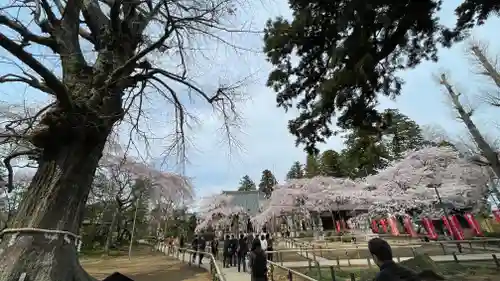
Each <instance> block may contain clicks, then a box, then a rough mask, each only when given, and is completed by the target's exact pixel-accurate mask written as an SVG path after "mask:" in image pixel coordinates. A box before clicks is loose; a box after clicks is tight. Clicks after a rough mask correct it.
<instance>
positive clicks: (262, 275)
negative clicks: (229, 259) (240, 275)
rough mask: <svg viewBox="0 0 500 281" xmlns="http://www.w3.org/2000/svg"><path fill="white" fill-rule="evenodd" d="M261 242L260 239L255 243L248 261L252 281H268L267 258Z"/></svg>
mask: <svg viewBox="0 0 500 281" xmlns="http://www.w3.org/2000/svg"><path fill="white" fill-rule="evenodd" d="M260 242H261V240H259V239H255V240H254V241H253V243H252V249H251V252H250V256H249V260H248V263H249V265H250V276H251V281H267V257H266V253H265V252H264V250H263V249H262V245H261V244H260Z"/></svg>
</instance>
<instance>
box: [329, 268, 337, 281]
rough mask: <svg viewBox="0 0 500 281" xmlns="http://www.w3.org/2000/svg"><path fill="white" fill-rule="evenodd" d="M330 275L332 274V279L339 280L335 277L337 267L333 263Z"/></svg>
mask: <svg viewBox="0 0 500 281" xmlns="http://www.w3.org/2000/svg"><path fill="white" fill-rule="evenodd" d="M330 275H331V276H332V281H337V280H336V277H335V269H334V268H333V265H332V266H330Z"/></svg>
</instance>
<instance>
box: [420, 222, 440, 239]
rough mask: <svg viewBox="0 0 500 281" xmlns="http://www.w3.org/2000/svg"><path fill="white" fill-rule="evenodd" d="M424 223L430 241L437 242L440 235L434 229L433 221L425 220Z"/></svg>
mask: <svg viewBox="0 0 500 281" xmlns="http://www.w3.org/2000/svg"><path fill="white" fill-rule="evenodd" d="M422 223H423V225H424V228H425V230H426V231H427V237H429V239H432V240H436V239H437V238H438V235H437V233H436V229H435V228H434V224H433V223H432V221H431V219H429V218H423V219H422Z"/></svg>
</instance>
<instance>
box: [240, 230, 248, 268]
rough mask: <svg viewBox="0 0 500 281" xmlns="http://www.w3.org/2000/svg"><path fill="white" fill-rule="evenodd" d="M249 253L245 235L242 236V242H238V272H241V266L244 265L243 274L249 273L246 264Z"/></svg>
mask: <svg viewBox="0 0 500 281" xmlns="http://www.w3.org/2000/svg"><path fill="white" fill-rule="evenodd" d="M247 253H248V243H247V238H246V237H245V235H243V234H240V240H238V272H240V269H241V264H242V263H243V272H247V265H246V263H245V257H246V255H247Z"/></svg>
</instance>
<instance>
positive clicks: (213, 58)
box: [0, 0, 500, 197]
mask: <svg viewBox="0 0 500 281" xmlns="http://www.w3.org/2000/svg"><path fill="white" fill-rule="evenodd" d="M444 2H445V4H444V6H443V10H442V12H441V14H442V15H441V19H442V21H443V23H445V24H447V25H452V24H453V22H454V17H453V9H454V7H456V6H457V5H458V3H459V2H460V1H444ZM278 15H283V16H285V17H289V16H290V11H289V9H288V4H287V2H286V1H284V0H277V1H270V0H263V1H257V3H254V2H251V3H250V2H248V3H244V6H243V7H241V8H239V10H238V17H239V18H238V22H237V23H239V24H241V23H245V26H247V27H248V28H249V29H253V30H262V28H263V25H264V23H265V21H266V20H267V19H268V18H270V17H275V16H278ZM499 26H500V20H499V19H498V18H494V19H490V20H489V21H488V23H487V24H486V25H485V26H483V27H480V28H477V29H476V30H475V31H474V38H477V39H481V40H485V41H489V45H490V50H491V51H492V52H497V53H498V52H500V43H499V42H498V40H495V41H494V40H493V39H494V34H498V30H494V29H496V28H498V27H499ZM260 36H261V35H259V34H237V35H231V41H232V42H235V43H236V44H238V45H239V46H245V48H248V49H252V50H254V51H238V52H235V51H234V50H233V49H231V48H228V47H227V46H226V47H222V46H220V44H214V43H210V42H205V41H199V42H198V44H199V45H203V44H205V45H206V46H207V49H210V51H209V52H208V55H207V54H205V55H204V56H192V57H191V63H192V65H194V66H196V68H195V70H193V71H192V72H191V73H192V74H193V75H195V76H196V77H197V78H198V81H199V83H200V84H201V85H204V86H206V87H214V86H215V85H216V83H218V82H227V81H234V80H239V79H242V78H245V77H246V78H247V79H246V80H245V81H246V82H245V84H244V87H243V88H242V91H243V92H244V93H246V94H247V96H248V100H246V101H245V102H242V103H241V104H240V105H239V108H240V110H241V114H242V117H243V121H244V122H243V125H242V127H241V129H240V131H239V132H238V133H237V134H236V137H237V138H238V140H239V141H240V143H241V147H240V148H239V149H232V150H229V149H228V147H227V145H226V144H225V143H224V142H221V140H223V137H222V136H221V135H220V132H219V131H218V128H219V126H220V123H219V122H217V118H214V116H213V115H212V112H211V110H210V108H207V107H206V106H205V105H204V104H202V103H200V102H199V101H197V102H196V101H195V102H193V103H190V104H189V105H188V108H189V109H190V110H192V112H194V113H195V114H196V115H197V116H198V118H199V120H200V122H199V123H200V124H198V125H195V126H194V127H193V128H192V129H191V132H190V134H191V137H192V141H193V146H192V148H191V149H190V150H189V152H188V156H189V163H188V164H187V166H186V169H185V173H186V174H187V175H188V176H190V177H192V178H193V181H194V184H195V187H196V190H197V194H198V196H200V197H201V196H205V195H208V194H211V193H215V192H219V191H220V190H232V189H236V188H237V186H238V182H239V180H240V178H241V177H242V176H243V175H245V174H248V175H250V176H251V177H252V178H253V179H254V180H255V181H256V182H258V181H259V179H260V175H261V171H262V170H263V169H270V170H272V171H273V173H274V174H275V175H276V176H277V179H278V180H279V181H280V180H283V179H284V176H285V174H286V172H287V170H288V169H289V167H290V166H291V165H292V163H293V162H294V161H297V160H298V161H303V160H304V159H305V154H304V152H303V150H302V148H297V147H295V145H294V138H293V136H291V135H290V134H289V133H288V130H287V121H288V120H289V119H290V118H291V117H293V116H294V113H293V112H291V113H289V114H285V112H284V111H283V110H282V109H279V108H276V106H275V94H274V92H272V91H271V90H270V89H268V88H266V87H265V81H266V79H267V74H268V73H269V71H270V69H271V68H270V65H269V64H267V62H266V61H265V58H264V55H263V54H262V53H260V50H261V48H262V39H261V37H260ZM205 45H203V46H205ZM4 54H5V52H4V51H3V50H1V51H0V55H4ZM156 63H157V64H158V65H160V66H163V67H172V65H173V62H172V61H170V60H168V59H167V58H164V57H159V58H158V59H157V61H156ZM443 70H444V71H447V72H448V73H449V74H450V79H451V80H452V81H453V82H455V84H456V85H457V87H458V88H459V89H460V90H462V91H463V92H464V93H467V94H470V99H471V100H472V101H474V100H475V99H474V95H473V94H474V91H477V90H478V89H483V86H484V84H483V83H482V82H483V81H482V80H481V79H479V78H478V77H477V76H476V75H474V73H472V72H471V70H470V62H469V61H468V59H467V57H466V55H465V45H464V44H458V45H456V46H454V47H453V48H452V49H445V50H441V51H440V61H439V62H438V63H423V64H421V65H419V66H418V67H417V68H415V69H413V70H408V71H405V72H404V73H402V75H401V76H402V77H403V78H404V79H405V81H406V84H405V86H404V89H403V94H402V95H401V96H400V97H398V98H397V100H396V101H388V100H381V104H380V107H381V108H388V107H390V108H398V109H399V110H400V111H401V112H402V113H404V114H406V115H408V116H409V117H410V118H412V119H414V120H415V121H416V122H417V123H419V124H421V125H433V126H434V125H436V126H439V127H442V128H445V130H446V131H447V132H448V133H449V134H452V135H462V134H463V132H464V128H463V126H462V125H461V124H460V123H458V122H457V121H456V120H455V119H454V117H453V113H452V110H451V109H450V107H449V106H448V103H447V101H446V99H445V98H444V95H443V93H442V91H441V89H440V87H439V85H438V84H437V83H436V82H435V79H433V77H432V76H433V75H434V74H438V73H440V71H443ZM7 71H9V72H10V71H12V68H10V67H4V68H3V69H0V75H3V74H5V73H7ZM24 90H25V88H24V87H22V86H15V87H13V86H10V85H9V86H5V85H3V86H0V95H1V98H0V101H4V102H9V103H10V102H20V101H22V100H28V101H30V102H34V103H38V102H43V101H44V100H45V97H44V96H43V94H41V93H37V92H33V91H31V92H30V91H28V92H25V91H24ZM23 93H24V94H23ZM186 100H187V99H186ZM162 106H164V104H161V103H160V104H157V102H156V100H153V101H152V102H151V103H150V104H149V106H148V107H149V108H148V111H149V112H150V114H151V115H152V116H153V117H152V118H151V120H150V122H149V123H148V125H149V127H151V130H152V131H153V132H155V133H158V135H161V132H163V133H165V132H167V131H168V129H167V128H169V126H168V125H166V124H165V123H164V121H163V120H166V119H168V118H171V112H169V107H168V106H166V107H162ZM492 116H494V115H493V113H492V112H491V110H488V109H487V108H480V110H478V114H477V115H476V116H475V118H476V121H478V123H479V124H480V126H481V128H482V129H483V130H484V131H487V132H488V133H490V132H493V131H494V130H496V128H495V126H494V123H493V121H495V120H493V118H492ZM495 116H496V117H495V118H496V121H498V114H497V115H495ZM165 134H166V133H165ZM164 145H166V144H165V142H155V143H154V145H153V147H152V152H153V154H156V155H159V154H160V153H161V151H162V150H163V148H164ZM322 148H331V149H341V148H342V140H341V139H339V138H332V139H331V140H329V141H328V143H327V144H324V145H322ZM167 169H171V170H174V171H175V170H178V169H177V168H176V167H174V166H171V167H167Z"/></svg>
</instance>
